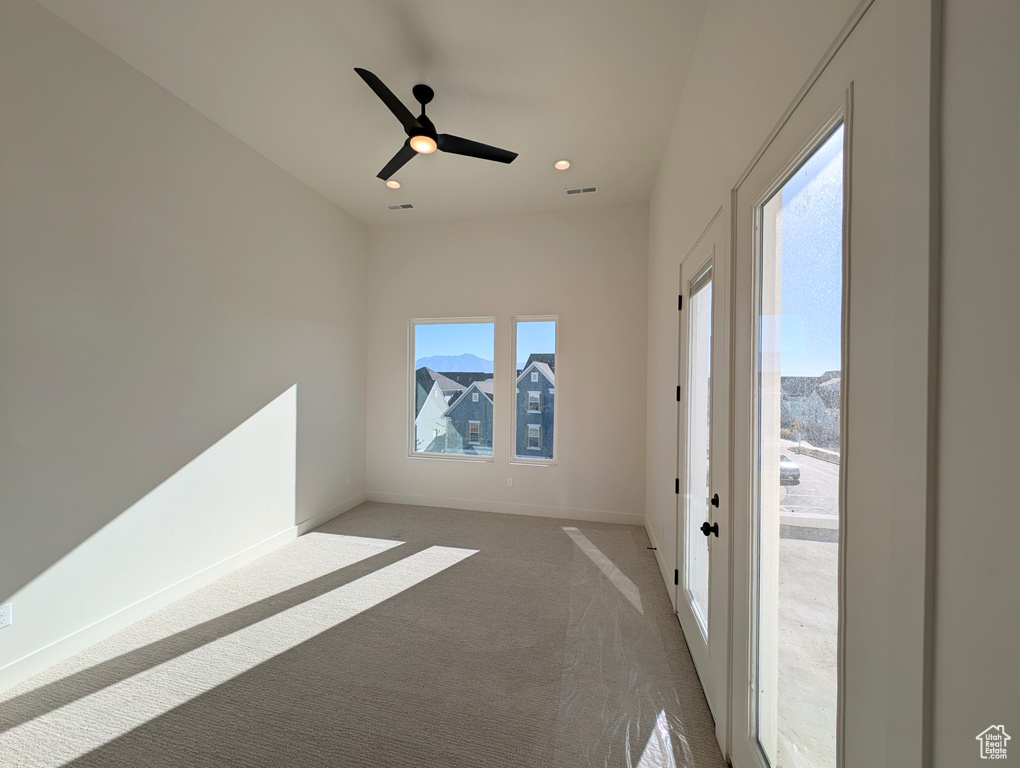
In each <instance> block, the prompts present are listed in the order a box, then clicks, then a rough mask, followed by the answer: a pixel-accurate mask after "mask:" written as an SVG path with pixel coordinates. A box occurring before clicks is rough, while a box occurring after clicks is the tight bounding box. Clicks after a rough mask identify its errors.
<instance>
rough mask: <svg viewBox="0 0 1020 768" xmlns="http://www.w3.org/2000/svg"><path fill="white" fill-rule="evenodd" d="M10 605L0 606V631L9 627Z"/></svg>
mask: <svg viewBox="0 0 1020 768" xmlns="http://www.w3.org/2000/svg"><path fill="white" fill-rule="evenodd" d="M11 621H12V619H11V604H10V603H7V605H0V629H3V628H4V627H9V626H11Z"/></svg>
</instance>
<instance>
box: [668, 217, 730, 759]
mask: <svg viewBox="0 0 1020 768" xmlns="http://www.w3.org/2000/svg"><path fill="white" fill-rule="evenodd" d="M726 222H727V217H726V216H725V215H724V212H723V211H722V210H720V212H719V213H718V214H717V215H716V217H715V218H714V219H713V221H712V223H711V224H710V225H709V227H708V228H707V229H706V231H705V233H704V235H703V236H702V237H701V238H700V240H699V242H698V245H697V246H695V248H694V249H693V250H692V251H691V253H690V254H689V255H688V257H687V258H686V259H685V260H684V261H683V263H682V264H681V265H680V300H679V302H678V306H679V313H680V326H679V328H680V330H679V339H680V350H679V365H678V372H679V384H678V388H677V405H678V450H677V481H676V483H677V485H676V491H677V554H678V564H677V565H678V567H677V578H676V582H677V583H676V591H677V593H676V600H675V601H674V602H675V604H676V606H677V616H678V618H679V620H680V624H681V626H682V627H683V630H684V636H685V637H686V639H687V644H688V646H689V647H690V649H691V655H692V657H693V659H694V664H695V667H696V668H697V670H698V676H699V677H700V679H701V683H702V686H703V687H704V689H705V695H706V697H707V699H708V703H709V706H710V708H711V710H712V714H713V716H714V717H715V722H716V736H717V738H718V739H719V743H720V745H723V748H724V749H725V744H726V740H727V727H728V699H727V691H728V683H729V677H728V663H729V640H728V638H729V587H728V585H729V542H730V520H729V517H728V514H729V509H730V504H729V496H730V494H729V488H728V477H729V460H728V454H729V349H730V342H729V293H730V290H729V276H730V269H729V260H728V253H729V252H728V248H727V235H728V232H727V229H726Z"/></svg>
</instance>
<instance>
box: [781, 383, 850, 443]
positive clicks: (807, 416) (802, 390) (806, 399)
mask: <svg viewBox="0 0 1020 768" xmlns="http://www.w3.org/2000/svg"><path fill="white" fill-rule="evenodd" d="M781 387H782V393H781V398H780V426H781V427H784V428H786V429H793V425H794V423H796V422H800V425H801V426H800V433H801V434H800V436H801V437H803V439H805V440H807V441H808V442H810V443H812V444H813V445H817V446H819V447H822V448H836V449H838V448H839V405H840V374H839V371H826V372H825V373H824V374H822V375H821V376H783V378H782V382H781Z"/></svg>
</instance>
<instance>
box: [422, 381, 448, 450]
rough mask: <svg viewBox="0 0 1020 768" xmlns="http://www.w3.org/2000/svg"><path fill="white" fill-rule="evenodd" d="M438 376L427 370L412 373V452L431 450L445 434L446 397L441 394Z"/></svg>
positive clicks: (441, 389) (441, 388)
mask: <svg viewBox="0 0 1020 768" xmlns="http://www.w3.org/2000/svg"><path fill="white" fill-rule="evenodd" d="M440 376H441V375H440V374H437V373H436V372H435V371H433V370H431V369H429V368H419V369H418V370H417V371H415V373H414V380H415V387H414V393H415V394H414V450H415V451H425V450H431V448H430V446H432V445H433V444H435V443H437V442H438V441H439V439H440V438H441V437H442V436H444V435H445V434H446V419H445V418H444V417H443V414H444V413H446V408H447V395H446V394H445V393H444V392H443V387H442V383H441V381H440V380H439V379H440Z"/></svg>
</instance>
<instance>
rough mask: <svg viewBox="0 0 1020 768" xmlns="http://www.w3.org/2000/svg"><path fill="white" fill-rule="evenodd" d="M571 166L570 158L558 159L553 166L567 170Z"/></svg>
mask: <svg viewBox="0 0 1020 768" xmlns="http://www.w3.org/2000/svg"><path fill="white" fill-rule="evenodd" d="M569 167H570V161H569V160H557V161H556V162H555V163H553V168H555V169H556V170H557V171H565V170H567V168H569Z"/></svg>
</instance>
